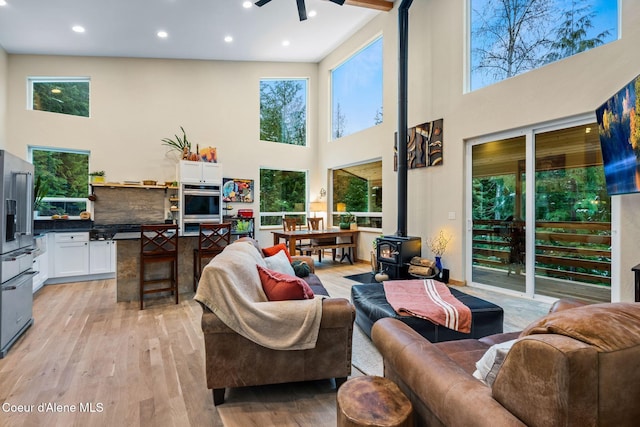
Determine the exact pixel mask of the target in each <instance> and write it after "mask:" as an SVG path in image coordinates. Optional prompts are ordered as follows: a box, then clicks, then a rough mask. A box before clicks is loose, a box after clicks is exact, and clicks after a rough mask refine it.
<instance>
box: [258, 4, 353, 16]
mask: <svg viewBox="0 0 640 427" xmlns="http://www.w3.org/2000/svg"><path fill="white" fill-rule="evenodd" d="M270 1H271V0H258V1H257V2H256V3H255V5H256V6H258V7H262V6H264V5H265V4H267V3H269V2H270ZM329 1H330V2H332V3H335V4H339V5H340V6H342V5H343V4H344V2H345V0H329ZM296 2H297V3H298V16H299V17H300V20H301V21H304V20H305V19H307V8H306V7H305V5H304V0H296Z"/></svg>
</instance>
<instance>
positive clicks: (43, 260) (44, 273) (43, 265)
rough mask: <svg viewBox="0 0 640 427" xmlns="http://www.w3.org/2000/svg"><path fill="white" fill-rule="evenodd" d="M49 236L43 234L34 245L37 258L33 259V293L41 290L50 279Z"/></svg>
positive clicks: (36, 239)
mask: <svg viewBox="0 0 640 427" xmlns="http://www.w3.org/2000/svg"><path fill="white" fill-rule="evenodd" d="M47 241H48V236H47V235H46V234H41V235H38V236H35V237H34V239H33V243H34V246H35V251H36V254H37V255H36V257H35V258H34V259H33V271H34V273H33V292H34V293H35V292H36V291H37V290H38V289H40V288H41V287H42V286H43V285H44V282H46V281H47V279H48V278H49V253H48V252H47V246H48V245H47Z"/></svg>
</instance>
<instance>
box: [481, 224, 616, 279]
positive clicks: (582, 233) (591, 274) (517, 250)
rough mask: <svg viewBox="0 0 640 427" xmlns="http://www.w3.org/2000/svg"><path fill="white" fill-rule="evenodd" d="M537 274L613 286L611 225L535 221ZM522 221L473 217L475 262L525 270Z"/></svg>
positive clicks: (507, 268) (488, 265) (508, 269)
mask: <svg viewBox="0 0 640 427" xmlns="http://www.w3.org/2000/svg"><path fill="white" fill-rule="evenodd" d="M535 239H536V244H535V251H536V256H535V259H536V265H535V269H536V275H541V276H547V277H553V278H558V279H565V280H570V281H576V282H583V283H590V284H596V285H604V286H611V224H610V223H605V222H554V221H538V222H536V233H535ZM525 248H526V245H525V226H524V222H523V221H495V220H474V222H473V265H474V266H487V267H494V268H499V269H505V270H507V271H508V272H511V271H512V270H513V271H519V270H521V269H524V260H525Z"/></svg>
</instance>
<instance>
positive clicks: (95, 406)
mask: <svg viewBox="0 0 640 427" xmlns="http://www.w3.org/2000/svg"><path fill="white" fill-rule="evenodd" d="M367 269H368V264H365V263H360V264H356V265H354V266H351V265H348V264H346V263H345V264H334V263H331V262H330V261H329V262H323V263H322V264H321V265H320V266H319V268H318V270H317V272H318V274H319V276H320V277H321V278H322V280H323V283H324V284H325V285H326V287H327V289H328V290H329V292H330V293H331V295H332V296H336V297H344V298H349V294H350V287H351V285H353V284H354V283H355V282H353V281H350V280H348V279H345V278H344V276H345V275H349V274H356V273H361V272H364V271H367ZM192 296H193V294H187V295H181V299H180V304H178V305H175V304H172V302H171V301H170V299H168V298H167V299H163V300H158V301H152V302H150V303H149V304H147V303H145V307H146V308H145V310H143V311H140V310H139V309H138V304H137V303H135V302H134V303H116V302H115V300H116V298H115V281H114V280H106V281H94V282H80V283H72V284H62V285H50V286H45V287H44V288H43V289H41V290H40V291H39V292H38V293H37V294H36V295H35V300H34V319H35V323H34V325H33V326H32V327H31V328H30V329H29V330H28V331H27V332H26V334H25V335H23V337H22V338H20V340H19V341H18V342H17V343H16V344H15V345H14V346H13V348H12V349H11V350H10V351H9V353H8V355H7V356H6V357H5V358H4V359H1V360H0V404H1V405H2V406H1V407H0V426H12V427H20V426H38V427H40V426H116V425H120V426H127V427H128V426H243V427H244V426H261V427H262V426H335V425H336V414H335V390H334V389H333V386H332V383H331V381H315V382H309V383H297V384H284V385H274V386H264V387H246V388H239V389H232V390H230V391H228V392H227V397H226V402H225V403H224V404H223V405H221V406H219V407H217V408H216V407H215V406H214V405H213V401H212V397H211V392H210V390H208V389H207V387H206V383H205V374H204V349H203V341H202V332H201V329H200V316H201V309H200V306H199V305H198V304H197V303H195V302H194V301H193V300H192V299H191V298H192ZM361 374H362V373H361V372H359V371H358V370H357V369H356V368H354V371H353V375H361ZM18 405H21V407H19V406H18ZM21 410H26V411H30V412H20V411H21Z"/></svg>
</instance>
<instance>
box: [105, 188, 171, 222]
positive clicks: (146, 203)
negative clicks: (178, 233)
mask: <svg viewBox="0 0 640 427" xmlns="http://www.w3.org/2000/svg"><path fill="white" fill-rule="evenodd" d="M93 192H94V194H95V196H96V200H95V201H94V202H93V221H94V222H95V223H96V224H158V223H162V222H164V219H165V190H164V189H162V188H145V187H140V188H123V187H98V186H95V187H94V189H93Z"/></svg>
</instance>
